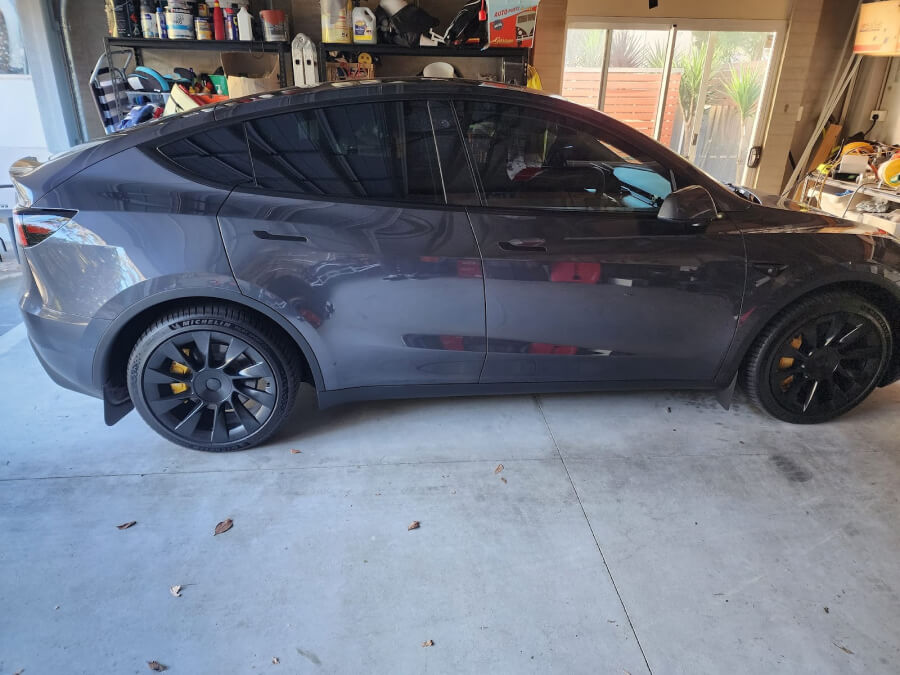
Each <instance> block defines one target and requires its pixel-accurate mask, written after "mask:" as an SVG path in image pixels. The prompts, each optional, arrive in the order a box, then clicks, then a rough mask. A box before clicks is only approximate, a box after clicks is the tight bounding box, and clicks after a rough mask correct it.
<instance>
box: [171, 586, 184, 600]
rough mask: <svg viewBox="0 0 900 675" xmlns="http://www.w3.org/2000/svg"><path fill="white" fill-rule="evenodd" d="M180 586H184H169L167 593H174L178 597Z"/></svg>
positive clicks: (179, 595)
mask: <svg viewBox="0 0 900 675" xmlns="http://www.w3.org/2000/svg"><path fill="white" fill-rule="evenodd" d="M182 588H184V587H183V586H169V593H171V594H172V595H174V596H175V597H176V598H180V597H181V589H182Z"/></svg>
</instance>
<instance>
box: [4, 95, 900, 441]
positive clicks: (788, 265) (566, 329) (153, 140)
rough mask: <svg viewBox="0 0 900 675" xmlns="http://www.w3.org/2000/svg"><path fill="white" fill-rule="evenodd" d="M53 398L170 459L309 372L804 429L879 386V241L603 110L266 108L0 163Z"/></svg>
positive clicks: (289, 101) (386, 102) (161, 125)
mask: <svg viewBox="0 0 900 675" xmlns="http://www.w3.org/2000/svg"><path fill="white" fill-rule="evenodd" d="M12 173H13V176H14V180H15V182H16V185H17V188H18V192H19V200H20V201H19V206H18V208H17V210H16V215H15V220H16V225H17V228H18V237H19V244H20V248H21V255H22V261H23V263H24V267H25V275H24V276H25V285H24V294H23V296H22V300H21V308H22V312H23V314H24V316H25V320H26V322H27V325H28V333H29V336H30V338H31V342H32V344H33V346H34V350H35V352H36V353H37V355H38V358H39V359H40V360H41V362H42V363H43V365H44V367H45V368H46V370H47V372H48V373H49V374H50V375H51V376H52V377H53V379H54V380H56V381H57V382H58V383H59V384H61V385H63V386H65V387H69V388H71V389H75V390H77V391H80V392H84V393H86V394H90V395H92V396H96V397H100V398H102V399H103V401H104V405H105V416H106V422H107V423H108V424H113V423H115V422H116V421H117V420H119V419H120V418H121V417H122V416H123V415H125V414H126V413H127V412H128V411H129V410H131V408H132V407H136V408H137V409H138V412H139V413H140V414H141V415H142V416H143V418H144V419H145V420H146V421H147V423H148V424H149V425H150V426H151V427H153V428H154V429H155V430H156V431H158V432H159V433H160V434H162V435H163V436H165V437H166V438H168V439H170V440H171V441H173V442H175V443H180V444H182V445H185V446H187V447H191V448H198V449H203V450H235V449H238V448H245V447H249V446H251V445H254V444H256V443H260V442H262V441H263V440H265V439H266V438H268V437H269V436H270V435H271V434H272V433H273V432H274V431H275V430H276V429H277V428H278V426H279V425H280V424H281V423H282V422H283V421H284V419H285V417H286V416H288V415H289V414H290V413H291V410H292V407H293V404H294V400H295V395H296V393H297V389H298V386H299V385H300V383H301V382H308V383H309V384H311V385H312V386H314V387H315V389H316V391H317V393H318V400H319V404H320V405H322V406H327V405H332V404H335V403H339V402H344V401H351V400H358V399H374V398H386V397H418V396H440V395H460V394H466V395H468V394H487V393H506V392H526V391H527V392H552V391H576V390H593V389H623V388H629V389H631V388H659V387H670V388H708V389H713V390H718V391H719V393H720V399H721V400H723V402H726V403H727V400H729V398H730V395H731V392H732V390H733V387H734V384H735V382H736V381H737V379H738V377H739V376H740V377H741V379H742V380H743V383H744V386H745V387H746V389H747V391H748V392H749V395H750V397H751V398H752V399H753V401H755V402H756V403H757V404H758V405H759V407H760V408H762V409H764V410H766V411H768V412H769V413H771V414H772V415H773V416H775V417H776V418H778V419H780V420H785V421H788V422H800V423H803V422H822V421H825V420H829V419H831V418H833V417H836V416H837V415H840V414H842V413H844V412H846V411H847V410H849V409H851V408H852V407H854V406H855V405H857V404H858V403H859V402H860V401H862V400H863V399H864V398H865V397H866V396H867V395H868V394H869V393H870V392H871V391H872V390H873V388H874V387H876V386H879V385H880V386H884V385H887V384H889V383H891V382H893V381H895V380H896V379H897V378H898V376H900V346H898V345H900V243H898V241H897V240H896V239H895V238H893V237H892V236H890V235H889V234H887V233H885V232H883V231H880V230H877V229H875V228H871V227H866V226H860V225H855V224H853V223H848V222H846V221H842V220H840V219H837V218H831V217H828V216H824V215H820V214H816V213H811V212H808V211H802V210H799V209H795V210H787V209H780V208H770V207H768V206H765V205H763V204H761V203H760V202H759V200H758V199H757V198H755V197H754V196H753V195H750V194H749V193H747V192H745V191H743V192H741V194H738V193H737V192H736V191H735V190H732V189H729V188H727V187H726V186H724V185H722V184H719V183H717V182H716V181H715V180H713V179H711V178H710V177H709V176H707V175H705V174H704V173H702V172H701V171H699V170H697V169H696V168H694V167H693V166H691V165H690V164H688V163H687V162H685V161H684V160H683V159H681V158H680V157H679V156H677V155H675V154H673V153H672V152H670V151H669V150H667V149H666V148H664V147H663V146H661V145H659V144H657V143H655V142H654V141H652V140H650V139H648V138H646V137H645V136H642V135H641V134H639V133H638V132H636V131H634V130H632V129H630V128H628V127H627V126H625V125H624V124H621V123H619V122H617V121H615V120H613V119H610V118H608V117H606V116H604V115H602V114H600V113H597V112H594V111H592V110H588V109H586V108H582V107H579V106H577V105H572V104H570V103H567V102H565V101H562V100H559V99H556V98H552V97H549V96H544V95H539V94H535V93H533V92H527V91H524V90H520V89H516V88H510V87H505V86H501V85H496V84H489V83H480V82H467V81H461V80H429V79H419V80H413V79H408V80H403V79H401V80H390V81H388V80H385V81H372V82H363V83H353V84H348V83H340V84H330V85H323V86H320V87H317V88H314V89H288V90H284V91H281V92H276V93H272V94H265V95H259V96H255V97H251V98H247V99H243V100H236V101H228V102H226V103H221V104H218V105H214V106H210V107H207V108H201V109H198V110H195V111H192V112H190V113H187V114H184V115H181V116H176V117H170V118H165V119H162V120H160V121H158V122H155V123H151V124H147V125H146V126H143V127H140V128H137V129H135V130H133V131H130V132H125V133H119V134H114V135H112V136H109V137H107V138H105V139H102V140H100V141H97V142H94V143H89V144H87V145H84V146H82V147H79V148H77V149H75V150H73V151H72V152H69V153H67V154H65V155H62V156H59V157H56V158H53V159H52V160H51V161H48V162H46V163H44V164H40V165H34V164H33V163H28V162H24V163H19V164H17V165H16V166H14V167H13V170H12Z"/></svg>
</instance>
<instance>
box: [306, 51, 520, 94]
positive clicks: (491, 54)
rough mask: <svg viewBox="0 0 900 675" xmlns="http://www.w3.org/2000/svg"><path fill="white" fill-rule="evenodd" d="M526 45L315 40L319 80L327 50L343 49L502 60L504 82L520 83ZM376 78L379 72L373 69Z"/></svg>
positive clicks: (325, 76) (445, 57)
mask: <svg viewBox="0 0 900 675" xmlns="http://www.w3.org/2000/svg"><path fill="white" fill-rule="evenodd" d="M529 51H530V50H529V48H528V47H487V48H485V49H482V48H480V47H441V46H437V47H403V46H401V45H392V44H374V45H372V44H369V45H366V44H344V43H339V42H320V43H319V81H321V82H325V81H327V75H326V66H325V62H326V61H327V56H328V53H329V52H344V53H346V54H352V55H354V56H356V55H359V54H362V53H363V52H365V53H366V54H371V55H372V56H424V57H427V58H439V59H454V58H457V59H459V58H467V59H468V58H479V59H502V60H503V64H504V70H505V71H506V72H507V73H508V75H507V78H506V80H507V83H513V84H520V85H522V86H524V85H525V83H526V82H527V81H528V53H529ZM384 75H385V76H387V77H390V76H392V75H393V76H396V73H390V72H388V73H384ZM375 76H376V77H381V76H382V73H381V72H379V71H378V70H377V69H376V71H375Z"/></svg>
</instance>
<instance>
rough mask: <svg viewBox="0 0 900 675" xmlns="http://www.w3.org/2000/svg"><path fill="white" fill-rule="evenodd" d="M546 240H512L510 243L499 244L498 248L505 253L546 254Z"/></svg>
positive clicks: (502, 242)
mask: <svg viewBox="0 0 900 675" xmlns="http://www.w3.org/2000/svg"><path fill="white" fill-rule="evenodd" d="M546 243H547V242H546V240H544V239H537V238H535V239H510V240H509V241H501V242H498V244H497V245H498V246H499V247H500V248H501V249H503V250H504V251H532V252H535V253H541V252H544V253H546V251H547V247H546Z"/></svg>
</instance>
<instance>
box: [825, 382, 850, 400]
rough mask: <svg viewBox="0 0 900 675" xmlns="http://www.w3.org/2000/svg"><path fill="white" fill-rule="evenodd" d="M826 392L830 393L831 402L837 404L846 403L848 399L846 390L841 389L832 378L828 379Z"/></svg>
mask: <svg viewBox="0 0 900 675" xmlns="http://www.w3.org/2000/svg"><path fill="white" fill-rule="evenodd" d="M828 393H829V394H830V395H831V400H832V402H833V403H834V404H835V405H837V406H843V405H846V403H847V401H848V400H849V399H848V398H847V392H845V391H844V390H843V389H841V385H839V384H838V383H837V380H835V379H833V378H832V379H831V380H828Z"/></svg>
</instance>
